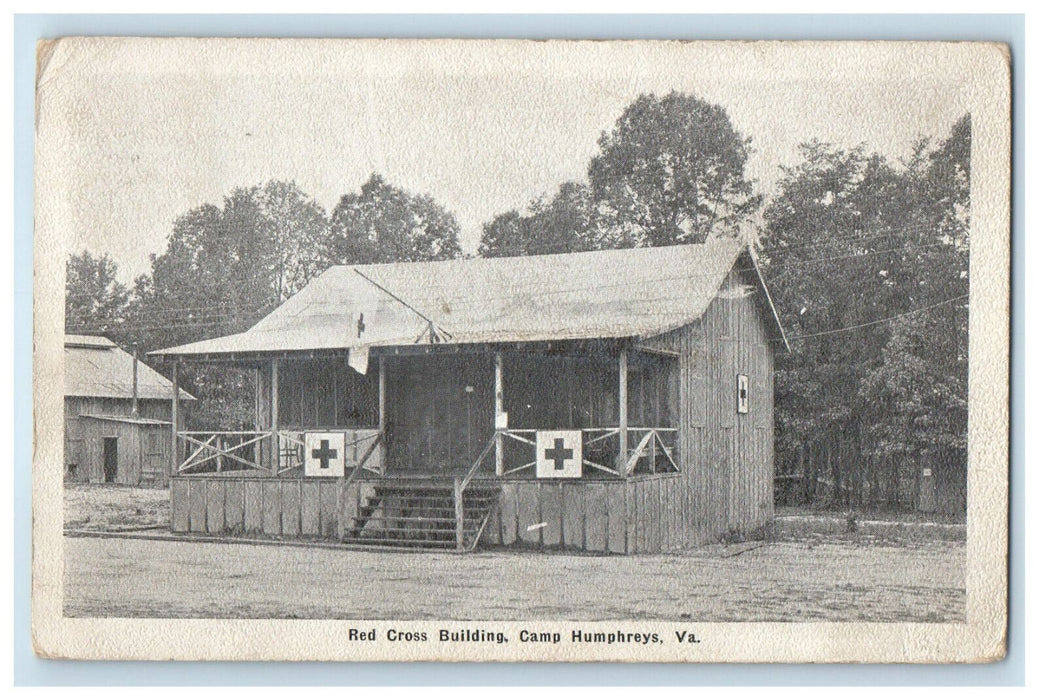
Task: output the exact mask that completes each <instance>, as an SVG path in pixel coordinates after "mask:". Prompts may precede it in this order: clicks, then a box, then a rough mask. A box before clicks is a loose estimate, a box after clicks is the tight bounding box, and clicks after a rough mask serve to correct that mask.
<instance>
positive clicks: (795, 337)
mask: <svg viewBox="0 0 1046 700" xmlns="http://www.w3.org/2000/svg"><path fill="white" fill-rule="evenodd" d="M969 297H970V295H969V294H960V295H959V296H957V297H952V298H951V299H945V300H944V301H941V302H937V303H936V304H930V305H929V306H923V307H922V308H918V309H912V310H911V311H905V312H904V313H902V314H897V315H896V316H890V317H889V318H880V319H878V320H875V321H868V322H867V323H858V324H857V325H854V326H846V327H845V328H833V329H831V330H827V331H821V332H819V333H807V334H805V335H793V336H789V337H788V340H789V341H792V340H803V339H804V338H819V337H821V336H825V335H835V334H836V333H849V332H850V331H855V330H858V329H860V328H868V327H869V326H878V325H880V324H883V323H889V322H890V321H896V320H897V319H899V318H904V317H905V316H912V315H913V314H918V313H922V312H923V311H929V310H930V309H936V308H937V307H939V306H947V305H948V304H954V303H955V302H957V301H959V300H960V299H968V298H969Z"/></svg>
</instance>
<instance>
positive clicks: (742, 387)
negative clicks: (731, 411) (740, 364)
mask: <svg viewBox="0 0 1046 700" xmlns="http://www.w3.org/2000/svg"><path fill="white" fill-rule="evenodd" d="M737 412H738V413H748V375H747V374H739V375H737Z"/></svg>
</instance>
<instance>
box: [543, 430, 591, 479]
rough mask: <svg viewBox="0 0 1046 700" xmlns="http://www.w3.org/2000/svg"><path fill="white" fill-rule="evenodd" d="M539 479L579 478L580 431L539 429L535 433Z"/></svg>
mask: <svg viewBox="0 0 1046 700" xmlns="http://www.w3.org/2000/svg"><path fill="white" fill-rule="evenodd" d="M537 475H538V478H539V479H579V478H581V431H580V430H539V431H538V435H537Z"/></svg>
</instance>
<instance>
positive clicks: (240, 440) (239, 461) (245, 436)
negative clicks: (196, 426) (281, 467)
mask: <svg viewBox="0 0 1046 700" xmlns="http://www.w3.org/2000/svg"><path fill="white" fill-rule="evenodd" d="M178 438H179V442H180V443H181V445H182V449H183V450H185V452H188V456H187V457H186V458H185V459H184V460H182V462H181V464H180V465H179V466H178V468H177V470H176V473H178V474H190V473H200V472H223V471H245V470H249V469H259V470H263V471H269V468H268V467H267V466H263V465H262V457H261V455H262V448H261V443H262V442H263V441H265V440H269V439H271V438H272V431H271V430H265V431H258V430H219V431H216V430H186V431H179V432H178Z"/></svg>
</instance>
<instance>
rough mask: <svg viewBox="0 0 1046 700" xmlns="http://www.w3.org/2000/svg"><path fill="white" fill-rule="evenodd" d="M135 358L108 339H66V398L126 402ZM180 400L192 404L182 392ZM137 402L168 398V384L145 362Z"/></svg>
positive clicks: (129, 396)
mask: <svg viewBox="0 0 1046 700" xmlns="http://www.w3.org/2000/svg"><path fill="white" fill-rule="evenodd" d="M133 365H134V358H133V357H132V356H131V355H130V354H128V353H126V352H124V351H123V350H121V349H120V348H119V347H117V346H116V343H114V342H112V341H111V340H109V339H108V338H103V337H101V336H90V335H67V336H65V395H66V396H98V397H104V398H117V399H129V398H131V395H132V392H133V388H132V384H133V383H134V382H133V378H132V374H133V371H134V369H133ZM180 395H181V398H182V399H183V400H187V401H193V400H194V398H193V397H192V395H190V394H189V393H188V392H186V391H185V390H182V391H181V392H180ZM138 398H140V399H166V400H170V398H171V383H170V382H169V381H168V380H167V379H165V378H164V377H163V376H162V375H160V374H159V373H158V372H156V370H154V369H153V368H151V367H149V366H148V365H147V364H145V363H144V362H139V363H138Z"/></svg>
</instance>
